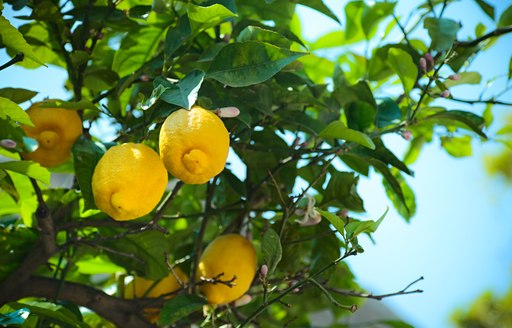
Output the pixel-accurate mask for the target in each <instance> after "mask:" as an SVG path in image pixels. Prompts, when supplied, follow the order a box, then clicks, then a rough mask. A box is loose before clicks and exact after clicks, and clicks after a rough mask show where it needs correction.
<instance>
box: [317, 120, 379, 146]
mask: <svg viewBox="0 0 512 328" xmlns="http://www.w3.org/2000/svg"><path fill="white" fill-rule="evenodd" d="M318 136H319V137H320V138H324V139H325V138H334V139H342V140H346V141H352V142H355V143H357V144H359V145H361V146H364V147H367V148H370V149H375V144H374V143H373V141H372V139H371V138H370V137H369V136H368V135H367V134H365V133H363V132H359V131H356V130H352V129H349V128H347V127H346V126H345V124H343V122H341V121H334V122H331V123H329V125H327V126H326V127H325V128H324V129H323V130H322V131H321V132H320V134H319V135H318Z"/></svg>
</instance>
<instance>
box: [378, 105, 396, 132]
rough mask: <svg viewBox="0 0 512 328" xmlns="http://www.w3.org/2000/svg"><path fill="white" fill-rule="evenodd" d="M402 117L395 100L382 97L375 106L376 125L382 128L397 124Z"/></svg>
mask: <svg viewBox="0 0 512 328" xmlns="http://www.w3.org/2000/svg"><path fill="white" fill-rule="evenodd" d="M401 119H402V112H401V111H400V108H399V107H398V104H397V103H396V101H395V100H393V99H391V98H384V99H383V100H382V101H381V102H380V103H379V105H378V106H377V127H378V128H383V127H386V126H389V125H394V124H398V123H399V122H400V120H401Z"/></svg>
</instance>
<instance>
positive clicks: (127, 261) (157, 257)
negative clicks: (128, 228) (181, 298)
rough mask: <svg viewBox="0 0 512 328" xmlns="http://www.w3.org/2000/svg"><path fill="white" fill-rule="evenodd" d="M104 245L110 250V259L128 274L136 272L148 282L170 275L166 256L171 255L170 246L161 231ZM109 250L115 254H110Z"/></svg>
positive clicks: (110, 230) (137, 235) (111, 230)
mask: <svg viewBox="0 0 512 328" xmlns="http://www.w3.org/2000/svg"><path fill="white" fill-rule="evenodd" d="M101 232H102V233H103V234H105V235H106V236H108V235H116V234H117V233H118V231H116V230H113V229H106V228H104V229H101ZM106 239H108V238H106ZM103 244H104V245H105V246H107V248H108V249H107V250H106V253H107V255H108V257H109V258H110V259H111V260H112V261H113V262H114V263H115V264H117V265H119V266H121V267H123V268H125V269H126V271H127V272H130V273H131V272H135V274H136V275H137V276H140V277H144V278H146V279H148V280H158V279H162V278H164V277H166V276H167V275H169V269H168V268H167V265H166V262H165V257H164V254H165V253H169V251H170V244H169V241H168V240H167V239H166V238H165V236H164V234H163V233H161V232H159V231H144V232H141V233H137V234H133V235H127V236H124V237H123V238H120V239H115V240H106V241H105V242H103ZM109 249H110V250H113V251H114V252H109Z"/></svg>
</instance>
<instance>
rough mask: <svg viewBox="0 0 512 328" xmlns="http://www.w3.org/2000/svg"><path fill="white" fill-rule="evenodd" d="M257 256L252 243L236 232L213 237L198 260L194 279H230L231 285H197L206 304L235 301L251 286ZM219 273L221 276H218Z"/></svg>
mask: <svg viewBox="0 0 512 328" xmlns="http://www.w3.org/2000/svg"><path fill="white" fill-rule="evenodd" d="M256 265H257V257H256V250H255V249H254V246H253V245H252V243H251V242H250V241H249V240H247V239H246V238H244V237H242V236H241V235H238V234H227V235H222V236H219V237H217V238H215V239H214V240H213V241H212V242H211V243H210V244H209V245H208V247H206V249H205V250H204V252H203V254H202V255H201V257H200V259H199V263H198V266H197V271H196V279H197V280H198V281H199V280H200V279H201V277H203V278H207V279H215V278H217V279H220V280H222V281H229V280H231V279H233V277H236V278H235V279H234V280H233V286H231V287H230V286H227V285H225V284H222V283H215V284H214V283H208V282H207V283H204V284H202V285H201V286H200V290H201V292H202V293H203V294H204V295H205V296H206V299H207V301H208V303H210V304H212V305H221V304H226V303H229V302H232V301H234V300H237V299H238V298H240V297H241V296H242V295H244V294H245V293H246V292H247V290H249V288H250V287H251V283H252V280H253V279H254V275H255V274H256ZM221 274H222V275H221ZM219 275H221V276H219Z"/></svg>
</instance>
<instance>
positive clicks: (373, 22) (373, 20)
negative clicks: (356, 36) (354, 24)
mask: <svg viewBox="0 0 512 328" xmlns="http://www.w3.org/2000/svg"><path fill="white" fill-rule="evenodd" d="M395 5H396V2H373V3H372V4H371V5H368V6H367V7H365V8H364V10H363V13H362V16H361V27H362V28H363V32H364V34H365V36H366V38H367V39H370V38H371V37H372V36H373V35H374V34H375V31H376V30H377V27H378V25H379V23H380V22H381V21H382V20H383V19H384V18H386V17H388V16H390V15H391V14H392V13H393V10H394V9H395Z"/></svg>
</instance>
